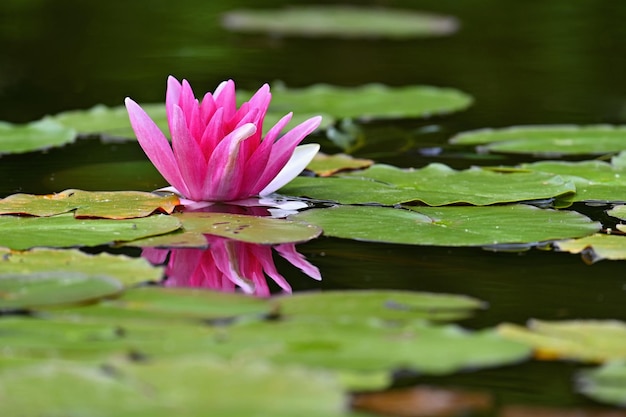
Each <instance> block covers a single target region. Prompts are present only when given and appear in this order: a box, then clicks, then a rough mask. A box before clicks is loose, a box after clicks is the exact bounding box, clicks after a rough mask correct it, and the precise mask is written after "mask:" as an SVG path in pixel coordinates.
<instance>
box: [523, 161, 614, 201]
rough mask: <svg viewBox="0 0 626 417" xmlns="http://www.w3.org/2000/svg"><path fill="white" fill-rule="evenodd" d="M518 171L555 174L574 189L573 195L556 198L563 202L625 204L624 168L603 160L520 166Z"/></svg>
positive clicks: (552, 162) (536, 163)
mask: <svg viewBox="0 0 626 417" xmlns="http://www.w3.org/2000/svg"><path fill="white" fill-rule="evenodd" d="M520 167H521V168H522V169H526V170H532V171H537V172H545V173H550V174H553V175H559V176H561V177H562V178H563V179H564V180H567V181H571V182H572V183H574V185H575V186H576V193H575V194H569V195H566V196H560V197H559V200H562V201H564V202H569V203H572V202H577V201H596V202H620V201H626V169H624V168H622V167H618V166H616V165H615V164H609V163H607V162H603V161H582V162H563V161H545V162H535V163H531V164H522V165H521V166H520Z"/></svg>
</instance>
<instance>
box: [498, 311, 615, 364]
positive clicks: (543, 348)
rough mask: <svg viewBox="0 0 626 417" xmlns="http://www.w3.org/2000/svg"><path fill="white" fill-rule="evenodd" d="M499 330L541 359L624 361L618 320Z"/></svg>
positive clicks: (542, 323) (537, 322)
mask: <svg viewBox="0 0 626 417" xmlns="http://www.w3.org/2000/svg"><path fill="white" fill-rule="evenodd" d="M498 331H499V333H500V334H501V335H502V336H504V337H506V338H507V339H510V340H515V341H517V342H520V343H526V344H528V345H529V346H532V347H533V348H534V349H535V356H536V357H538V358H540V359H546V360H554V359H574V360H579V361H585V362H605V361H611V360H626V349H624V346H626V323H623V322H621V321H617V320H605V321H600V320H571V321H561V322H547V321H540V320H532V321H530V322H529V323H528V327H522V326H518V325H515V324H506V323H505V324H502V325H500V326H499V328H498Z"/></svg>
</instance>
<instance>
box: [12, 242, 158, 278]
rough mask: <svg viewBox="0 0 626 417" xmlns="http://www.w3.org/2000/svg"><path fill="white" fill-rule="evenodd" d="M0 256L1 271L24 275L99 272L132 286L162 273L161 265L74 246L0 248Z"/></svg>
mask: <svg viewBox="0 0 626 417" xmlns="http://www.w3.org/2000/svg"><path fill="white" fill-rule="evenodd" d="M0 256H2V258H1V259H2V260H1V261H0V274H20V275H22V276H24V277H28V276H30V275H37V274H40V273H43V272H51V271H57V272H59V273H65V272H67V273H77V274H102V275H106V276H109V277H112V278H115V279H116V280H118V281H121V282H123V283H124V284H126V285H133V284H137V283H139V282H145V281H158V280H160V279H161V276H162V274H163V271H162V268H157V267H154V266H152V265H150V263H149V262H147V261H146V260H144V259H141V258H131V257H128V256H125V255H111V254H108V253H104V252H103V253H99V254H97V255H89V254H86V253H84V252H81V251H79V250H75V249H71V250H57V249H32V250H29V251H25V252H15V251H9V250H6V249H0Z"/></svg>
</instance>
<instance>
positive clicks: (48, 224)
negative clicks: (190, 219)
mask: <svg viewBox="0 0 626 417" xmlns="http://www.w3.org/2000/svg"><path fill="white" fill-rule="evenodd" d="M180 227H181V223H180V221H179V220H178V219H177V218H175V217H173V216H167V215H155V216H150V217H142V218H138V219H128V220H110V219H90V220H80V219H76V218H74V215H73V214H72V213H66V214H59V215H56V216H50V217H18V216H0V246H5V247H8V248H11V249H17V250H23V249H29V248H34V247H53V248H63V247H70V246H97V245H103V244H107V243H113V242H120V241H129V240H134V239H139V238H143V237H148V236H153V235H160V234H164V233H168V232H171V231H174V230H176V229H178V228H180Z"/></svg>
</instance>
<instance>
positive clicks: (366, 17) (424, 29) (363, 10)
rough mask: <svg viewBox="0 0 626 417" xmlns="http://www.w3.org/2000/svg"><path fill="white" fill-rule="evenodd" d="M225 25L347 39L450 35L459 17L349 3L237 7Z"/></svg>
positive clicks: (281, 33) (243, 30) (224, 17)
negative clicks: (249, 8)
mask: <svg viewBox="0 0 626 417" xmlns="http://www.w3.org/2000/svg"><path fill="white" fill-rule="evenodd" d="M222 25H223V26H224V27H225V28H227V29H230V30H232V31H236V32H251V33H258V32H261V33H269V34H272V35H282V36H305V37H333V38H348V39H352V38H390V39H405V38H415V37H419V38H421V37H431V36H443V35H449V34H451V33H454V32H456V30H457V29H458V22H457V20H456V19H455V18H453V17H450V16H443V15H437V14H432V13H424V12H416V11H413V10H397V9H388V8H368V7H349V6H300V7H289V8H284V9H277V10H271V9H268V10H260V9H258V10H234V11H231V12H228V13H226V14H225V15H224V16H223V18H222Z"/></svg>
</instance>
